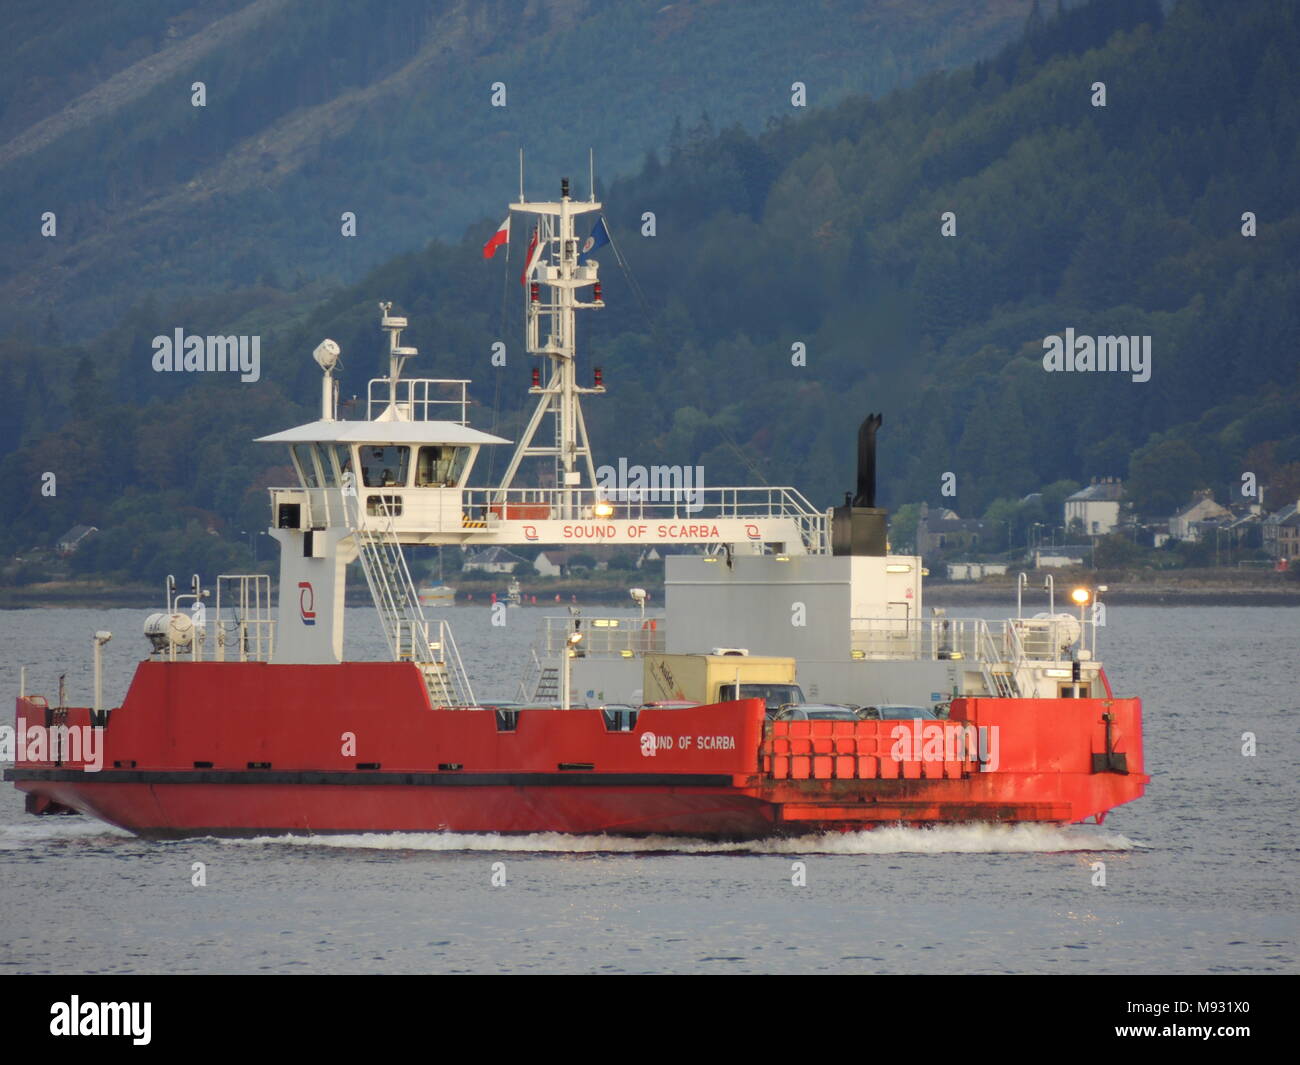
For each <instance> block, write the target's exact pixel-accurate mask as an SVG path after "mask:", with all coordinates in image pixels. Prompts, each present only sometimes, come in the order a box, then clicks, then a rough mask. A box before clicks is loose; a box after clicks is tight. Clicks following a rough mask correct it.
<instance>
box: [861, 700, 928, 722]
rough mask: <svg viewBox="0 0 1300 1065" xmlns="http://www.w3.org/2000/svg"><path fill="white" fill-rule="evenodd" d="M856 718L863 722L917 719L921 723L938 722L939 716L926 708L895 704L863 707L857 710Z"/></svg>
mask: <svg viewBox="0 0 1300 1065" xmlns="http://www.w3.org/2000/svg"><path fill="white" fill-rule="evenodd" d="M858 716H859V717H860V718H861V719H862V720H863V721H911V720H912V719H914V718H918V717H919V718H921V720H923V721H938V720H939V715H938V714H936V713H935V712H934V711H933V710H931V709H930V708H929V707H928V706H903V705H902V704H897V703H887V704H885V705H883V706H863V707H860V708H859V709H858Z"/></svg>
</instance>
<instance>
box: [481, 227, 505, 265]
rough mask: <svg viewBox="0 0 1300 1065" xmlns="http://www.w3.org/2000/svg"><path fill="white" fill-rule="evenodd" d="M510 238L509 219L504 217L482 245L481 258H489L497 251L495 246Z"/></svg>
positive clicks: (497, 246)
mask: <svg viewBox="0 0 1300 1065" xmlns="http://www.w3.org/2000/svg"><path fill="white" fill-rule="evenodd" d="M509 240H510V219H509V217H507V218H506V220H505V221H504V222H502V223H501V224H500V225H499V226H497V231H496V232H495V233H493V234H492V236H491V238H490V239H489V240H488V242H487V243H486V244H484V245H483V258H485V259H490V258H492V256H494V255H495V254H496V253H497V248H499V247H501V245H502V244H506V243H508V242H509Z"/></svg>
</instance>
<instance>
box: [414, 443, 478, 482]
mask: <svg viewBox="0 0 1300 1065" xmlns="http://www.w3.org/2000/svg"><path fill="white" fill-rule="evenodd" d="M468 459H469V448H467V447H453V446H452V445H450V444H425V445H424V446H422V447H421V448H420V452H419V455H418V456H417V457H416V463H415V486H416V487H417V488H454V487H456V485H457V484H459V483H460V477H461V474H462V473H464V471H465V463H466V461H467V460H468Z"/></svg>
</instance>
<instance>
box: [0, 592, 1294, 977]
mask: <svg viewBox="0 0 1300 1065" xmlns="http://www.w3.org/2000/svg"><path fill="white" fill-rule="evenodd" d="M961 612H962V613H966V614H970V613H975V611H970V610H967V609H963V610H962V611H961ZM545 613H546V611H545V610H544V609H542V608H535V609H523V610H514V611H511V612H510V615H509V617H510V623H509V625H508V626H507V628H506V630H505V631H504V632H503V631H502V630H501V629H493V628H492V626H491V625H490V623H489V618H488V611H487V610H486V609H485V608H477V607H460V608H456V609H455V610H452V611H445V612H444V614H445V615H446V616H448V617H449V618H450V619H451V620H452V622H453V625H454V627H455V633H456V637H457V640H458V642H459V644H460V647H461V652H462V655H463V656H464V658H465V660H466V664H467V666H468V667H469V669H470V671H471V673H472V674H473V675H474V676H475V678H476V688H477V690H478V692H479V694H480V695H481V696H485V697H496V698H506V697H508V696H509V695H510V694H511V692H512V691H513V689H514V686H515V683H516V681H517V680H518V677H519V674H520V672H521V669H522V663H523V661H524V659H525V657H526V656H527V649H528V646H529V643H530V642H531V641H532V639H533V637H534V634H535V633H536V632H537V630H538V629H539V628H540V625H541V619H542V617H543V616H544V614H545ZM978 613H981V614H985V615H987V616H990V617H992V616H999V615H998V612H996V611H987V610H982V611H979V612H978ZM144 614H145V611H143V610H79V609H58V610H20V611H0V647H3V649H4V650H3V652H2V660H0V693H3V697H4V700H5V702H6V704H7V708H6V709H5V711H4V715H3V719H4V720H6V721H11V720H12V709H11V708H12V703H9V699H10V698H12V697H13V696H14V695H16V694H17V692H18V683H19V678H18V672H19V666H20V665H24V664H26V665H27V666H28V667H29V670H28V688H29V690H32V691H37V692H44V693H48V694H50V695H51V696H52V695H53V694H54V693H55V692H56V691H57V684H58V674H59V673H60V672H66V674H67V685H68V699H69V702H71V703H73V704H84V703H86V702H88V701H89V697H90V685H91V680H90V678H91V659H90V637H91V634H92V633H93V632H94V631H95V630H96V629H103V628H108V629H111V630H112V631H113V632H114V633H115V636H114V639H113V642H112V643H110V644H109V645H108V647H107V648H106V668H105V696H106V701H107V702H108V703H109V705H116V704H118V703H119V702H120V701H121V697H122V694H123V693H124V692H125V690H126V686H127V684H128V682H129V679H130V675H131V672H132V670H133V669H134V666H135V663H136V661H137V660H138V659H139V658H140V657H141V655H142V654H143V651H144V648H145V644H144V641H143V639H142V638H141V637H140V636H139V632H140V624H141V621H142V620H143V616H144ZM1108 621H1109V625H1108V627H1107V628H1106V629H1105V630H1103V640H1102V645H1101V656H1102V658H1103V659H1104V661H1105V662H1106V664H1107V670H1108V672H1109V674H1110V676H1111V678H1112V682H1113V683H1114V685H1115V688H1116V693H1117V694H1137V695H1140V696H1141V697H1142V698H1143V700H1144V706H1145V724H1146V757H1147V769H1148V772H1149V773H1150V774H1151V777H1152V780H1151V784H1150V786H1149V788H1148V791H1147V795H1146V796H1145V797H1144V798H1142V799H1141V800H1139V801H1137V802H1135V803H1131V804H1129V805H1128V806H1124V807H1120V808H1119V809H1117V810H1116V811H1114V812H1113V813H1112V814H1111V816H1110V817H1109V819H1108V820H1107V821H1106V824H1105V826H1104V827H1096V826H1073V827H1070V828H1060V829H1058V828H1046V827H1038V826H1020V827H1015V828H1006V827H980V826H975V827H961V828H940V829H930V830H926V829H904V828H888V829H881V830H877V831H875V832H868V833H857V834H851V835H839V834H837V835H835V836H833V837H826V838H821V839H813V840H806V839H805V840H798V841H791V840H773V841H765V842H763V841H760V842H758V843H746V844H734V845H719V844H716V843H704V842H700V843H690V842H683V841H680V840H622V839H575V838H573V837H565V836H558V835H535V836H524V837H513V836H512V837H498V836H479V837H475V836H464V835H450V834H434V833H430V834H425V835H418V836H403V835H359V836H352V837H340V836H330V837H322V838H316V839H311V838H307V839H303V838H295V839H259V840H242V841H225V840H216V839H201V840H187V841H181V842H169V843H149V842H144V841H142V840H137V839H135V838H134V837H131V836H129V835H127V834H126V833H124V832H121V831H118V830H116V829H113V828H109V827H107V826H104V825H101V824H98V823H96V822H92V821H87V820H86V819H85V818H81V817H64V818H35V817H29V816H28V815H26V814H25V813H24V812H23V805H22V798H21V795H20V794H19V793H18V792H17V790H16V789H14V788H13V787H12V785H4V786H3V787H0V972H10V973H64V974H70V973H173V972H175V973H181V972H185V973H189V972H218V973H230V972H321V973H360V972H398V973H415V972H598V973H602V972H611V973H613V972H620V973H621V972H627V973H640V972H658V973H710V972H747V973H760V972H774V973H787V972H788V973H807V972H826V973H830V972H877V973H913V972H963V973H1151V974H1156V973H1294V972H1296V971H1297V969H1298V966H1297V960H1296V959H1297V950H1296V940H1297V935H1296V932H1297V918H1298V917H1300V905H1298V902H1300V889H1298V887H1297V870H1298V868H1300V863H1298V862H1297V854H1298V849H1300V848H1298V843H1297V835H1296V828H1295V821H1296V813H1297V808H1298V807H1300V803H1298V802H1297V799H1298V798H1300V787H1298V786H1297V782H1296V771H1297V765H1300V732H1298V730H1297V720H1298V718H1300V695H1298V694H1297V685H1296V683H1295V675H1294V663H1295V661H1296V660H1297V659H1300V654H1297V651H1298V650H1300V610H1297V609H1295V608H1285V607H1278V608H1274V607H1216V608H1165V607H1124V606H1122V605H1113V606H1112V607H1111V608H1110V611H1109V617H1108ZM348 625H349V636H348V641H349V643H348V649H349V656H350V657H359V658H364V657H380V656H381V655H380V652H381V646H380V640H379V637H378V634H377V631H376V629H375V619H374V616H373V612H371V611H368V610H360V609H350V610H349V611H348ZM1245 732H1251V733H1254V734H1255V736H1256V737H1257V744H1258V753H1257V754H1256V756H1255V757H1244V756H1243V755H1242V753H1241V749H1242V735H1243V733H1245ZM797 861H802V862H804V863H805V865H806V877H807V884H806V886H794V884H793V883H792V875H793V874H792V870H793V863H795V862H797ZM1099 861H1100V862H1104V863H1105V866H1106V870H1105V872H1106V886H1104V887H1097V886H1093V883H1092V882H1093V879H1094V871H1093V864H1094V863H1096V862H1099ZM195 862H202V863H204V865H205V866H206V873H207V884H206V886H204V887H195V886H193V885H192V884H191V877H192V875H193V873H192V868H193V863H195ZM497 863H500V865H499V866H497ZM494 867H496V868H495V869H494ZM494 872H495V873H496V874H497V876H498V878H499V877H500V875H501V874H502V873H504V876H505V884H504V886H499V887H497V886H493V884H492V879H493V875H494Z"/></svg>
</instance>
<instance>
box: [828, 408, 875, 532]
mask: <svg viewBox="0 0 1300 1065" xmlns="http://www.w3.org/2000/svg"><path fill="white" fill-rule="evenodd" d="M883 421H884V418H883V417H882V416H881V415H879V414H868V415H867V416H866V418H864V419H863V420H862V424H861V425H860V426H858V490H857V494H856V495H854V496H852V497H851V498H849V497H848V493H845V500H844V506H842V507H836V508H835V510H834V513H833V515H832V521H831V554H834V555H871V556H875V557H882V556H884V555H885V554H886V553H887V550H888V545H887V543H886V523H885V519H886V515H887V512H886V511H885V510H884V509H883V508H882V507H877V506H876V431H877V430H878V429H879V428H880V425H881V423H882V422H883Z"/></svg>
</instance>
